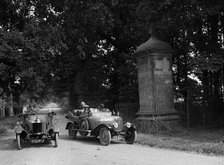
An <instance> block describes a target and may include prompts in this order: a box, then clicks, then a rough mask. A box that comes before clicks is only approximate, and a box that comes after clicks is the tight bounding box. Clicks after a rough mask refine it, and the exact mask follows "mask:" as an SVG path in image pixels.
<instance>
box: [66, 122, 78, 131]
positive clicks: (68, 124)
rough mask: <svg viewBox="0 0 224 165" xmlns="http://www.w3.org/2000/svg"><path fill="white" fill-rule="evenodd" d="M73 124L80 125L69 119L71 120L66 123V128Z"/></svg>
mask: <svg viewBox="0 0 224 165" xmlns="http://www.w3.org/2000/svg"><path fill="white" fill-rule="evenodd" d="M71 124H75V125H78V124H77V123H76V122H71V121H69V122H68V123H67V124H66V127H65V129H68V128H69V126H70V125H71Z"/></svg>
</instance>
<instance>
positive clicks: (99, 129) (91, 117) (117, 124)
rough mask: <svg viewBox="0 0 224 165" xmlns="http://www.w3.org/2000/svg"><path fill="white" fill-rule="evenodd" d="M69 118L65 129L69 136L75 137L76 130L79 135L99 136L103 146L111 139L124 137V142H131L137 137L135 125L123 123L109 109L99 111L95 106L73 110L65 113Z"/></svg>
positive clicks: (120, 118)
mask: <svg viewBox="0 0 224 165" xmlns="http://www.w3.org/2000/svg"><path fill="white" fill-rule="evenodd" d="M65 117H66V118H67V119H68V120H69V121H68V123H67V125H66V129H68V134H69V136H70V137H71V138H76V135H77V132H79V134H80V135H81V136H87V135H88V134H89V135H91V136H95V137H99V139H100V143H101V144H102V145H104V146H107V145H109V144H110V142H111V140H113V139H124V140H125V141H126V143H128V144H133V143H134V142H135V140H136V138H137V132H136V129H135V126H134V125H133V124H131V123H129V122H127V123H125V124H123V119H122V117H120V116H118V115H115V114H114V113H112V112H110V111H100V110H99V109H96V108H88V109H85V110H75V111H74V112H70V111H69V113H68V114H66V115H65Z"/></svg>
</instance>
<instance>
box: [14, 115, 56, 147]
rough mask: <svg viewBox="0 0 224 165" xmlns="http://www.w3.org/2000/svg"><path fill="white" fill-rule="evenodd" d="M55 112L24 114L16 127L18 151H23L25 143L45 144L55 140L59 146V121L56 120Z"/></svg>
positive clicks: (20, 116)
mask: <svg viewBox="0 0 224 165" xmlns="http://www.w3.org/2000/svg"><path fill="white" fill-rule="evenodd" d="M55 115H56V113H55V112H49V113H36V112H29V113H22V114H20V115H19V116H18V117H19V120H18V121H17V123H16V126H15V133H16V140H17V144H18V149H22V144H23V142H26V141H27V142H31V143H43V142H44V141H46V140H53V141H54V142H55V147H57V146H58V136H59V129H58V126H57V122H58V120H57V119H55V118H54V116H55Z"/></svg>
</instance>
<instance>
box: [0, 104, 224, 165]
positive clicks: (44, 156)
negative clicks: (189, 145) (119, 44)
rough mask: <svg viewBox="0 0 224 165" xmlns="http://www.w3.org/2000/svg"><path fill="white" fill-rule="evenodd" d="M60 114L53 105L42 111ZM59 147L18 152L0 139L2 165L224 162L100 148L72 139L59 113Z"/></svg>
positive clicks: (119, 145)
mask: <svg viewBox="0 0 224 165" xmlns="http://www.w3.org/2000/svg"><path fill="white" fill-rule="evenodd" d="M49 110H51V111H60V108H59V107H58V106H57V104H55V103H50V104H48V105H47V106H46V107H44V108H43V109H42V111H49ZM57 118H58V120H59V123H60V136H59V146H58V147H57V148H55V147H54V146H53V145H52V144H51V143H45V144H26V146H25V148H23V149H22V150H17V148H16V141H15V137H14V136H8V137H4V138H2V139H0V165H114V164H116V165H224V158H222V157H214V156H205V155H200V154H191V153H186V152H179V151H170V150H164V149H155V148H151V147H148V146H142V145H138V144H134V145H128V144H126V143H124V142H121V141H116V142H112V143H111V144H110V145H109V146H101V145H100V142H99V140H98V139H95V138H92V137H85V138H82V137H80V136H78V137H77V139H76V140H73V139H69V137H68V134H67V131H66V130H65V125H66V122H67V119H66V118H65V117H64V116H63V115H62V114H60V113H58V115H57Z"/></svg>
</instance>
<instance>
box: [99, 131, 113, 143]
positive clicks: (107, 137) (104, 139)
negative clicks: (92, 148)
mask: <svg viewBox="0 0 224 165" xmlns="http://www.w3.org/2000/svg"><path fill="white" fill-rule="evenodd" d="M99 138H100V143H101V144H102V145H103V146H107V145H109V144H110V141H111V133H110V131H109V130H108V129H107V128H106V127H103V128H101V129H100V133H99Z"/></svg>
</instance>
